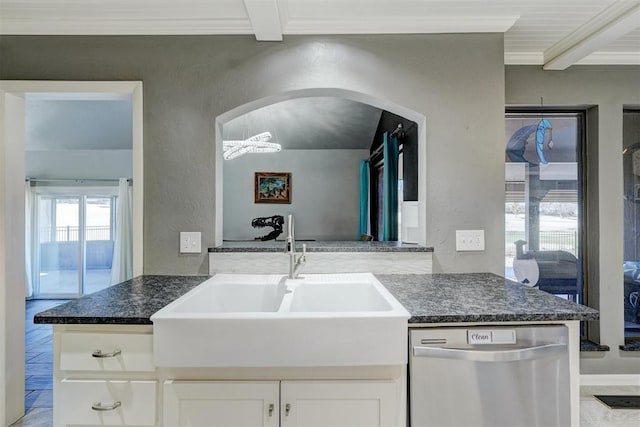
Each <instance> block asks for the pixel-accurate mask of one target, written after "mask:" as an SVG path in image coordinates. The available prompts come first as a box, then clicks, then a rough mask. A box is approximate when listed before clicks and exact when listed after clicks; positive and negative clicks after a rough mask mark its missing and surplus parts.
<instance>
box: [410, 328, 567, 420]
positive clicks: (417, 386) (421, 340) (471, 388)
mask: <svg viewBox="0 0 640 427" xmlns="http://www.w3.org/2000/svg"><path fill="white" fill-rule="evenodd" d="M567 343H568V331H567V328H566V327H565V326H535V327H530V326H523V327H465V328H458V327H456V328H433V329H430V328H424V329H413V330H411V334H410V351H411V355H410V356H411V357H410V360H409V374H410V376H409V387H410V393H409V407H410V423H411V426H412V427H463V426H466V427H471V426H473V427H481V426H486V427H525V426H526V427H534V426H535V427H552V426H558V427H565V426H568V425H570V395H569V354H568V349H567Z"/></svg>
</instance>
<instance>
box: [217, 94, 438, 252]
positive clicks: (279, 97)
mask: <svg viewBox="0 0 640 427" xmlns="http://www.w3.org/2000/svg"><path fill="white" fill-rule="evenodd" d="M328 98H333V99H335V100H341V104H345V103H344V102H342V101H350V102H352V103H358V104H362V105H363V106H364V107H368V108H369V109H377V110H379V111H381V112H382V111H383V112H385V113H388V114H389V116H390V117H399V118H403V119H406V122H405V123H411V122H413V123H414V126H413V127H415V129H411V131H412V132H415V140H416V150H415V151H416V153H415V156H416V157H417V159H416V164H417V167H416V169H417V170H416V172H415V174H416V176H417V178H416V188H415V197H412V200H413V203H414V206H415V215H414V216H415V217H417V218H415V221H416V226H415V227H414V229H415V232H414V233H413V242H415V243H418V244H420V245H425V244H426V118H425V116H424V115H423V114H420V113H418V112H416V111H413V110H411V109H408V108H406V107H403V106H400V105H397V104H395V103H393V102H390V101H388V100H382V99H379V98H376V97H373V96H371V95H368V94H364V93H360V92H354V91H349V90H344V89H337V88H311V89H303V90H295V91H290V92H285V93H281V94H276V95H272V96H268V97H265V98H261V99H258V100H255V101H251V102H248V103H246V104H244V105H241V106H238V107H236V108H234V109H232V110H230V111H227V112H226V113H223V114H221V115H220V116H218V117H216V120H215V123H216V126H215V155H216V160H215V161H216V169H215V178H216V179H215V181H216V182H215V190H216V192H215V245H216V246H220V245H222V243H223V240H228V238H231V240H236V236H232V235H231V232H230V231H229V224H225V222H224V218H225V211H226V212H227V217H230V215H229V212H230V210H229V209H230V206H227V209H225V207H224V206H225V188H226V187H225V185H226V186H227V187H228V186H229V183H228V182H227V184H225V176H226V175H228V173H225V168H229V167H234V166H233V165H234V163H233V161H225V160H224V158H223V140H225V139H228V138H229V137H230V131H229V129H230V128H233V129H235V130H236V134H234V135H231V138H232V139H238V138H240V139H242V138H248V137H251V136H253V134H252V135H249V133H251V132H253V130H255V131H256V132H259V131H260V130H259V128H258V127H255V128H254V129H251V126H250V124H249V125H246V126H244V127H243V126H237V124H238V120H241V118H242V117H247V115H251V114H253V113H254V112H256V111H258V110H272V108H271V107H272V106H275V105H276V104H286V103H287V101H293V100H304V99H307V100H308V102H307V104H310V105H311V104H313V103H314V102H315V100H316V99H318V100H320V99H328ZM365 109H366V108H365ZM295 113H296V114H297V113H299V111H296V112H295ZM251 117H252V120H254V119H255V117H256V116H255V114H254V115H253V116H251ZM267 117H269V116H267ZM271 117H273V115H272V116H271ZM287 117H288V118H289V120H290V122H289V123H295V124H296V125H297V124H298V121H299V120H297V118H296V117H294V118H293V119H292V118H291V116H287ZM323 119H326V118H323V117H311V118H309V120H313V121H322V120H323ZM247 122H248V121H247ZM380 123H381V121H380V122H377V123H374V128H375V127H376V126H378V125H380ZM396 123H397V122H394V124H393V126H388V127H389V129H388V130H389V131H390V132H391V131H393V130H394V129H395V128H396ZM232 125H234V126H232ZM314 127H315V126H314ZM239 128H244V131H243V132H240V133H238V132H237V130H238V129H239ZM302 133H303V132H299V134H302ZM304 133H308V132H304ZM274 139H278V135H277V134H276V135H275V138H274ZM329 139H330V138H329ZM332 148H336V147H332ZM350 148H358V147H350ZM270 156H271V155H265V156H263V157H265V158H267V157H270ZM247 157H249V156H247ZM251 157H254V156H251ZM257 157H258V156H255V158H257ZM271 158H275V157H271ZM235 164H236V166H235V167H236V168H238V169H239V168H240V167H239V162H238V163H235ZM262 164H264V163H262ZM256 167H257V166H256ZM261 167H262V166H261ZM264 167H267V166H264ZM272 171H274V172H281V171H280V170H272ZM227 172H228V170H227ZM256 172H257V170H256ZM264 172H267V171H266V170H265V171H264ZM249 175H250V174H249V173H244V176H243V179H244V180H245V183H244V184H245V185H244V187H243V190H242V191H244V195H243V194H241V193H242V192H240V191H234V193H237V195H238V197H244V202H245V203H254V200H253V199H252V200H251V201H249V200H248V199H249V197H250V196H247V190H246V187H248V185H252V183H253V176H251V177H249ZM251 175H252V174H251ZM227 179H229V177H227ZM293 182H295V177H293ZM316 182H317V180H316ZM295 185H296V184H295V183H294V186H295ZM297 188H298V189H299V190H300V187H297ZM336 190H339V189H336ZM293 192H294V193H295V192H296V189H295V187H294V190H293ZM227 193H228V191H227ZM324 193H325V192H323V194H324ZM249 194H250V193H249ZM401 199H402V198H401ZM227 204H229V203H227ZM333 205H334V206H335V209H339V205H337V204H333ZM238 209H242V208H238ZM283 210H284V211H287V209H282V208H281V209H279V211H283ZM236 212H238V210H234V211H233V213H234V215H233V216H234V217H235V216H236ZM243 221H244V223H247V221H246V218H244V219H243ZM296 221H297V224H298V225H300V221H299V219H298V218H296ZM335 223H336V222H334V224H335ZM307 229H308V227H307ZM225 230H226V231H225ZM227 235H229V236H227ZM353 236H354V237H353V238H354V239H355V238H356V237H357V232H354V233H353ZM256 237H257V236H256ZM312 237H313V236H312ZM324 240H340V239H339V238H333V239H324ZM398 240H400V239H398Z"/></svg>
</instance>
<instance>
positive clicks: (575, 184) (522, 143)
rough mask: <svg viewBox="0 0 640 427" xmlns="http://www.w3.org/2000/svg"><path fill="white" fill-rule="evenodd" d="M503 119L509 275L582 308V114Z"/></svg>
mask: <svg viewBox="0 0 640 427" xmlns="http://www.w3.org/2000/svg"><path fill="white" fill-rule="evenodd" d="M505 120H506V123H505V129H506V138H505V140H506V150H505V277H508V278H511V279H514V280H517V281H519V282H520V283H524V284H526V285H529V286H536V287H538V288H539V289H541V290H543V291H546V292H550V293H552V294H556V295H558V296H561V297H564V298H568V299H571V300H574V301H577V302H581V303H582V302H584V291H583V282H584V280H583V255H582V253H583V241H584V240H583V236H582V232H583V223H584V218H583V212H584V210H583V191H584V186H583V178H582V177H583V161H582V152H583V146H584V143H583V138H584V126H585V115H584V113H583V112H551V111H542V110H529V111H522V110H513V111H509V110H508V111H507V113H506V119H505Z"/></svg>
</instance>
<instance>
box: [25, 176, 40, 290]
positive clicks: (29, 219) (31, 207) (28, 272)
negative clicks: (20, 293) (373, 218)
mask: <svg viewBox="0 0 640 427" xmlns="http://www.w3.org/2000/svg"><path fill="white" fill-rule="evenodd" d="M24 188H25V190H24V270H25V272H24V273H25V280H24V287H25V296H26V297H27V298H30V297H32V296H33V285H34V277H33V263H34V262H35V256H36V254H35V251H34V248H35V242H34V239H37V237H38V233H36V232H35V230H33V223H34V216H35V212H36V199H35V197H36V196H35V194H34V192H33V191H31V182H30V181H29V180H27V181H26V183H25V187H24Z"/></svg>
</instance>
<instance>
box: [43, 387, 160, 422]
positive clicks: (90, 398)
mask: <svg viewBox="0 0 640 427" xmlns="http://www.w3.org/2000/svg"><path fill="white" fill-rule="evenodd" d="M156 383H157V382H156V381H106V380H66V379H64V380H61V381H60V382H59V383H58V389H57V390H56V393H57V395H58V401H57V404H58V405H59V406H58V407H59V411H58V412H59V417H58V418H59V422H60V424H63V425H67V424H82V425H114V426H120V425H136V426H152V425H155V422H156Z"/></svg>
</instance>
